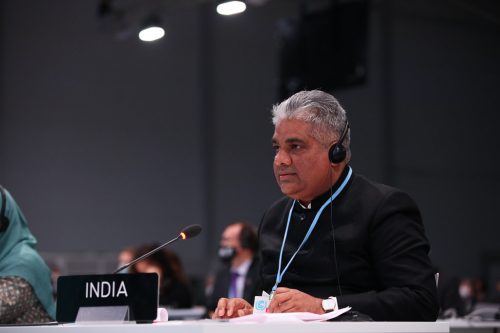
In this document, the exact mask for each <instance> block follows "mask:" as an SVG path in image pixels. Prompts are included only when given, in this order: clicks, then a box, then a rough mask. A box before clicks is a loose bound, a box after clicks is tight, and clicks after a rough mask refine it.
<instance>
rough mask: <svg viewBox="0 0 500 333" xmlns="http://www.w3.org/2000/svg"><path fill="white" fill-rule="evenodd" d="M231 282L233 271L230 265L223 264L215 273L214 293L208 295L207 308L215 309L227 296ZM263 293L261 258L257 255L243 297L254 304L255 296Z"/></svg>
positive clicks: (248, 273) (251, 265)
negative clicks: (220, 300) (220, 299)
mask: <svg viewBox="0 0 500 333" xmlns="http://www.w3.org/2000/svg"><path fill="white" fill-rule="evenodd" d="M230 282H231V271H230V268H229V265H223V266H222V267H220V268H219V270H218V271H217V273H216V275H215V283H214V289H213V291H212V294H211V295H210V296H209V297H208V301H207V308H208V309H210V310H214V309H215V308H216V307H217V302H218V301H219V298H221V297H227V296H228V292H229V284H230ZM261 294H262V289H260V260H259V258H258V257H257V256H254V257H253V260H252V263H251V264H250V267H249V268H248V272H247V275H246V277H245V286H244V289H243V298H244V299H245V300H246V301H247V302H249V303H250V304H253V301H254V297H255V296H257V295H261Z"/></svg>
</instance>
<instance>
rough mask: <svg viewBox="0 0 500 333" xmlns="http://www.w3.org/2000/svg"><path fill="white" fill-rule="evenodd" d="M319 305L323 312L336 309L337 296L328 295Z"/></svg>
mask: <svg viewBox="0 0 500 333" xmlns="http://www.w3.org/2000/svg"><path fill="white" fill-rule="evenodd" d="M321 307H322V308H323V310H324V311H325V312H330V311H334V310H337V297H333V296H330V297H328V298H327V299H324V300H323V301H321Z"/></svg>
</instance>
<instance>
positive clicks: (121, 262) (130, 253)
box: [117, 246, 135, 274]
mask: <svg viewBox="0 0 500 333" xmlns="http://www.w3.org/2000/svg"><path fill="white" fill-rule="evenodd" d="M134 258H135V249H134V248H133V247H132V246H129V247H126V248H124V249H122V250H121V251H120V253H118V266H117V268H121V267H123V266H125V265H126V264H128V263H129V262H131V261H132V260H134ZM129 269H130V268H128V267H127V268H124V269H122V270H121V271H120V272H119V273H122V274H125V273H128V271H129Z"/></svg>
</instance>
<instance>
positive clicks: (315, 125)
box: [272, 90, 351, 161]
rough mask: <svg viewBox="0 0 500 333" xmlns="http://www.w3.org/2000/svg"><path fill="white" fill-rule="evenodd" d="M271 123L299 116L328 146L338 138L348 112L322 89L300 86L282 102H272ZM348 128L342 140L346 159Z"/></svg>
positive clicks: (313, 135) (324, 144) (348, 153)
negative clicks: (301, 87) (309, 88)
mask: <svg viewBox="0 0 500 333" xmlns="http://www.w3.org/2000/svg"><path fill="white" fill-rule="evenodd" d="M272 114H273V124H274V125H275V126H276V125H277V124H278V123H279V122H280V121H282V120H285V119H297V120H302V121H305V122H307V123H310V124H311V125H312V131H311V133H309V134H310V135H311V136H312V137H314V138H315V139H316V140H318V141H319V142H320V143H321V144H322V145H323V146H325V147H330V146H331V145H332V143H333V142H334V141H335V140H338V139H340V137H341V135H342V132H343V131H344V130H345V126H346V124H347V115H346V112H345V110H344V109H343V108H342V106H341V105H340V103H339V101H337V99H336V98H335V97H333V96H332V95H330V94H328V93H326V92H324V91H321V90H309V91H307V90H303V91H299V92H298V93H296V94H294V95H292V96H291V97H289V98H288V99H286V100H284V101H283V102H281V103H279V104H276V105H274V106H273V110H272ZM350 142H351V131H350V130H348V131H347V134H346V136H345V138H344V141H343V142H342V144H343V146H344V147H345V149H346V151H347V158H346V160H347V161H349V159H350V155H351V150H350V148H349V145H350Z"/></svg>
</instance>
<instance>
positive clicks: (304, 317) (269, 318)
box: [229, 306, 351, 323]
mask: <svg viewBox="0 0 500 333" xmlns="http://www.w3.org/2000/svg"><path fill="white" fill-rule="evenodd" d="M349 310H351V307H349V306H348V307H345V308H342V309H339V310H336V311H332V312H327V313H325V314H316V313H311V312H286V313H254V314H251V315H247V316H242V317H238V318H232V319H230V320H229V321H231V322H238V323H244V322H254V323H263V322H283V321H295V322H310V321H326V320H329V319H333V318H336V317H338V316H340V315H341V314H343V313H345V312H347V311H349Z"/></svg>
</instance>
